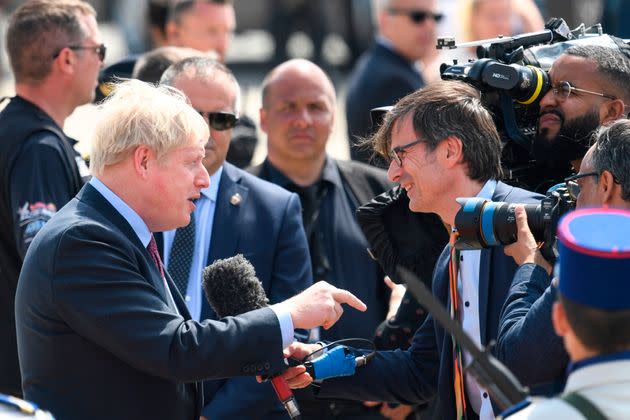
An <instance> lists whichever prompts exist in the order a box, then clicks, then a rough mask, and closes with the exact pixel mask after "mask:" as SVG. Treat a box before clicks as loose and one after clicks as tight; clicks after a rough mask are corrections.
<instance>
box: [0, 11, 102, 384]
mask: <svg viewBox="0 0 630 420" xmlns="http://www.w3.org/2000/svg"><path fill="white" fill-rule="evenodd" d="M7 50H8V56H9V59H10V62H11V68H12V70H13V75H14V77H15V92H16V96H14V97H13V98H10V99H9V98H5V99H9V102H8V105H6V108H5V109H4V110H3V111H2V112H1V113H0V173H1V175H0V179H1V180H2V187H1V188H0V273H2V275H0V278H1V279H0V336H1V337H2V340H1V342H2V344H0V392H4V393H9V394H15V395H20V394H21V384H20V371H19V366H18V358H17V352H16V341H15V340H16V338H15V323H14V322H15V321H14V298H15V290H16V286H17V281H18V274H19V272H20V269H21V267H22V262H23V259H24V255H25V253H26V250H27V248H28V247H29V245H30V243H31V241H32V240H33V238H34V237H35V235H36V234H37V233H38V232H39V230H40V229H41V228H42V226H43V225H44V224H45V223H46V222H47V221H48V220H49V219H50V218H51V217H52V216H53V214H55V213H56V211H57V210H58V209H60V208H61V207H63V206H64V205H65V204H66V203H67V202H68V201H69V200H70V199H71V198H72V197H73V196H74V195H75V194H76V193H77V192H78V191H79V189H80V188H81V186H82V185H83V183H84V180H85V179H86V178H87V177H88V170H87V167H86V165H85V162H83V160H82V158H81V156H79V154H78V153H77V152H76V151H75V149H74V145H75V143H76V141H75V140H73V139H71V138H69V137H68V136H66V135H65V133H64V132H63V126H64V121H65V120H66V118H67V117H68V116H69V115H70V114H71V113H72V112H73V111H74V109H75V108H76V107H78V106H79V105H82V104H85V103H87V102H90V101H91V100H92V97H93V94H94V88H95V86H96V78H97V75H98V72H99V69H100V68H101V65H102V61H103V59H104V56H105V46H104V45H103V44H102V38H101V34H100V32H99V30H98V27H97V24H96V12H95V11H94V9H93V8H92V7H91V6H90V5H88V4H87V3H84V2H82V1H78V0H60V1H52V0H36V1H29V2H26V3H24V4H23V5H22V6H21V7H20V8H18V9H17V10H16V11H15V12H14V13H13V15H12V16H11V19H10V23H9V27H8V31H7ZM2 102H5V101H2Z"/></svg>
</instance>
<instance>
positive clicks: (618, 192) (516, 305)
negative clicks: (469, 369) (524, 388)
mask: <svg viewBox="0 0 630 420" xmlns="http://www.w3.org/2000/svg"><path fill="white" fill-rule="evenodd" d="M595 140H596V141H595V143H594V144H593V146H591V147H590V148H589V149H588V152H587V153H586V155H585V156H584V158H583V159H582V163H581V165H580V171H579V172H578V174H576V175H574V176H572V177H569V178H567V180H568V182H567V184H568V187H569V192H570V193H571V195H572V197H573V198H574V199H576V200H577V208H586V207H615V208H625V209H630V176H629V175H630V121H628V120H627V119H625V118H624V119H620V120H618V121H615V122H613V123H612V124H611V125H610V126H605V127H602V128H601V129H600V130H599V131H598V132H597V133H596V135H595ZM516 222H517V226H518V241H517V242H516V243H514V244H512V245H509V246H507V247H506V248H505V250H506V253H507V254H508V255H511V256H512V257H513V258H514V260H515V261H516V262H517V264H519V265H520V267H519V269H518V270H517V272H516V274H515V276H514V280H513V282H512V286H511V288H510V294H509V296H508V299H507V301H506V303H505V306H504V308H503V310H502V313H501V322H500V325H501V328H500V330H499V337H498V340H497V355H498V357H499V358H500V359H501V360H502V361H503V362H504V363H505V364H506V365H507V366H508V367H509V368H510V369H511V370H512V371H513V372H514V373H515V374H516V375H517V377H518V378H519V379H520V380H521V381H522V382H524V383H525V384H526V385H529V386H532V387H533V386H536V385H542V384H553V385H554V386H551V387H550V386H545V387H541V392H547V391H554V390H558V387H559V386H561V384H562V383H563V382H564V379H565V374H566V367H567V364H568V362H569V358H568V355H567V353H566V352H565V350H564V348H563V346H562V340H561V339H560V338H559V337H557V336H556V335H555V333H554V331H553V329H552V326H551V324H550V319H551V318H550V317H551V307H552V306H553V302H554V300H555V289H554V288H553V287H550V282H551V278H550V275H551V272H552V267H551V265H550V264H549V263H548V262H547V261H546V260H545V259H544V258H543V257H542V255H541V254H540V251H539V250H538V244H537V243H536V241H535V240H534V238H533V236H532V234H531V232H530V230H529V228H528V226H527V215H526V214H525V212H524V210H523V209H522V208H521V207H519V206H517V208H516ZM523 354H528V355H530V356H528V358H527V359H524V358H523V357H522V355H523ZM554 388H555V389H554Z"/></svg>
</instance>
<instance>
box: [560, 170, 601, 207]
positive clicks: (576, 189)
mask: <svg viewBox="0 0 630 420" xmlns="http://www.w3.org/2000/svg"><path fill="white" fill-rule="evenodd" d="M587 176H594V177H596V178H599V173H598V172H585V173H583V174H575V175H572V176H570V177H568V178H565V179H564V182H565V183H566V184H567V191H568V192H569V196H571V198H572V199H573V200H577V198H578V195H580V184H578V183H577V180H578V179H580V178H586V177H587Z"/></svg>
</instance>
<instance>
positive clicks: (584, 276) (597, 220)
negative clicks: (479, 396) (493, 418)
mask: <svg viewBox="0 0 630 420" xmlns="http://www.w3.org/2000/svg"><path fill="white" fill-rule="evenodd" d="M629 233H630V212H629V211H626V210H619V209H616V210H612V209H586V210H577V211H575V212H573V213H570V214H568V215H567V216H566V217H565V218H564V219H563V220H562V221H561V223H560V226H559V228H558V250H559V254H560V255H559V264H558V267H559V275H558V283H557V289H558V301H557V302H556V303H555V304H554V306H553V312H552V321H553V325H554V329H555V331H556V334H558V335H559V336H561V337H562V339H563V341H564V346H565V348H566V350H567V353H569V357H570V359H571V363H570V364H569V368H568V372H569V376H568V378H567V384H566V387H565V389H564V392H563V393H562V395H560V396H558V397H557V398H553V399H550V400H534V402H533V403H523V404H520V406H517V407H515V408H516V409H519V410H518V411H516V410H515V409H512V410H508V412H506V413H504V418H507V419H509V420H518V419H582V418H587V419H622V418H628V412H630V329H628V324H629V323H630V299H629V298H628V294H629V293H630V282H629V281H628V273H630V235H629ZM510 411H511V412H510Z"/></svg>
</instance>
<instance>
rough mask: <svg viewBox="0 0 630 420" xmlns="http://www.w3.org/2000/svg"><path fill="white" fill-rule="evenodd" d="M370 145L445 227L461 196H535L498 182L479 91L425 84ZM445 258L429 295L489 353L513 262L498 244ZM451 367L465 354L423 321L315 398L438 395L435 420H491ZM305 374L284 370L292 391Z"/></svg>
mask: <svg viewBox="0 0 630 420" xmlns="http://www.w3.org/2000/svg"><path fill="white" fill-rule="evenodd" d="M437 115H439V116H438V117H436V116H437ZM373 144H374V148H375V150H376V151H377V152H378V153H379V154H381V155H382V156H387V157H389V158H390V159H391V161H390V165H389V171H388V176H389V178H390V180H392V181H394V182H397V183H399V184H400V185H401V187H402V188H404V189H405V190H406V191H407V195H408V197H409V209H410V210H411V211H414V212H432V213H436V214H437V215H439V216H440V217H441V219H442V221H443V222H444V223H445V224H448V225H450V226H453V224H454V219H455V215H456V213H457V212H458V210H459V208H460V206H459V204H458V203H457V201H456V199H457V198H458V197H473V196H477V197H482V198H486V199H491V200H493V201H508V202H522V203H535V202H537V201H538V200H539V199H540V196H539V195H537V194H534V193H531V192H529V191H525V190H522V189H519V188H515V187H511V186H509V185H506V184H504V183H502V182H500V181H499V179H500V177H501V163H500V153H501V152H500V150H501V147H500V144H501V140H500V138H499V134H498V132H497V130H496V127H495V126H494V123H493V120H492V117H491V115H490V113H489V112H488V110H486V109H485V108H484V107H483V105H482V103H481V98H480V93H479V92H478V91H477V90H476V89H474V88H473V87H472V86H470V85H467V84H465V83H462V82H455V81H439V82H436V83H432V84H430V85H428V86H426V87H425V88H423V89H420V90H418V91H416V92H414V93H412V94H410V95H408V96H406V97H405V98H403V99H402V100H400V101H399V102H398V103H397V104H396V105H395V106H394V107H393V108H392V110H391V111H389V113H388V114H387V115H386V116H385V119H384V121H383V124H382V125H381V127H380V128H379V130H378V132H377V133H376V134H375V136H374V138H373ZM453 235H454V236H455V235H456V233H455V232H454V233H453ZM451 251H453V250H452V247H451V246H447V247H445V249H444V250H443V252H442V254H441V255H440V257H439V259H438V262H437V264H436V267H435V271H434V274H433V281H432V287H433V294H434V295H435V296H436V297H437V298H438V299H439V300H440V301H441V302H442V303H443V304H444V305H447V306H450V305H451V302H453V305H456V306H457V307H458V308H460V309H459V311H460V313H459V314H458V315H455V316H456V317H457V318H458V319H459V320H460V322H461V323H462V326H463V328H464V330H465V331H467V332H468V333H469V334H470V335H471V336H472V338H473V340H475V341H476V342H477V343H478V344H479V345H481V346H488V345H489V343H491V342H492V341H493V340H494V339H495V338H496V335H497V330H498V318H499V311H500V310H501V307H502V305H503V302H504V301H505V298H506V296H507V291H508V288H509V285H510V281H511V279H512V276H513V274H514V272H515V270H516V264H514V261H512V259H511V258H509V257H507V256H505V254H504V253H503V249H502V248H500V247H494V248H489V249H484V250H471V251H462V252H461V253H460V254H459V256H457V253H455V252H453V253H452V252H451ZM452 256H453V257H454V258H452ZM451 273H453V274H452V275H451ZM455 273H458V274H455ZM305 350H306V352H308V351H311V350H312V349H311V348H307V347H306V345H300V344H294V345H293V347H292V348H291V351H294V355H295V356H296V357H298V358H299V357H300V356H302V355H303V354H304V353H305ZM456 361H457V365H459V363H461V366H464V367H465V366H467V365H468V364H469V363H471V360H470V357H469V356H468V355H467V354H466V353H461V352H456V351H455V349H454V345H453V342H452V340H451V337H450V335H449V334H448V333H447V332H446V331H445V330H444V328H443V327H442V326H441V325H439V324H438V323H436V322H435V321H434V319H433V317H432V316H431V315H430V314H429V316H428V317H427V319H426V321H425V322H424V323H423V324H422V326H421V327H420V328H419V329H418V330H417V331H416V333H415V335H414V337H413V342H412V345H411V347H410V348H409V349H408V350H405V351H400V350H396V351H390V352H387V351H382V352H378V353H377V356H376V357H375V358H374V359H373V360H372V361H371V362H369V363H368V364H367V365H366V366H364V367H361V368H360V369H357V371H356V373H355V375H354V376H352V377H348V378H336V379H332V380H325V381H323V383H322V384H321V386H320V387H319V390H318V396H319V397H322V398H332V397H341V398H347V399H368V400H377V401H390V402H394V401H396V402H401V403H404V404H419V403H426V402H428V401H431V400H432V399H433V398H435V411H434V413H433V418H436V419H447V420H448V419H461V418H464V416H466V418H468V419H477V418H481V419H494V414H495V411H494V408H493V406H492V401H491V398H490V395H489V393H488V391H487V390H486V389H484V388H483V387H482V386H481V385H480V384H479V383H477V382H476V381H475V379H474V378H473V377H472V375H468V374H467V372H466V371H465V370H464V372H463V376H461V375H459V376H458V375H456V374H455V372H456V368H455V367H456ZM303 372H304V371H303V370H302V371H300V370H299V368H295V369H292V370H290V371H289V372H287V375H286V377H287V379H288V381H289V384H290V385H291V386H297V387H302V386H304V385H306V384H308V383H310V378H309V377H308V375H306V374H305V373H303ZM291 376H292V377H291ZM462 388H463V389H462ZM456 389H457V391H456ZM458 395H459V396H461V398H458V397H457V396H458Z"/></svg>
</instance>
